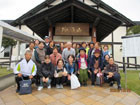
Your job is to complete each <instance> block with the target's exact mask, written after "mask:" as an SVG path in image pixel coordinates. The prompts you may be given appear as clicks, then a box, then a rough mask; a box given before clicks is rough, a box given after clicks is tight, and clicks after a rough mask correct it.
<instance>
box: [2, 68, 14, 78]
mask: <svg viewBox="0 0 140 105" xmlns="http://www.w3.org/2000/svg"><path fill="white" fill-rule="evenodd" d="M11 73H13V70H7V69H6V68H4V67H2V68H1V67H0V77H2V76H5V75H8V74H11Z"/></svg>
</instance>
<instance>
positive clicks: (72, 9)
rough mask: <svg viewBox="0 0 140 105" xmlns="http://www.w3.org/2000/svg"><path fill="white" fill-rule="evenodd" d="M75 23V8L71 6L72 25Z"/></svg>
mask: <svg viewBox="0 0 140 105" xmlns="http://www.w3.org/2000/svg"><path fill="white" fill-rule="evenodd" d="M73 22H74V7H73V6H71V23H73Z"/></svg>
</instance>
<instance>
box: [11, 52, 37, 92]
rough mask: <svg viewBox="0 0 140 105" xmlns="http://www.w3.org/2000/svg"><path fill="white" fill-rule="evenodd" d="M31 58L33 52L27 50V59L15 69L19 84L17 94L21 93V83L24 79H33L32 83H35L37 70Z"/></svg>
mask: <svg viewBox="0 0 140 105" xmlns="http://www.w3.org/2000/svg"><path fill="white" fill-rule="evenodd" d="M31 57H32V52H31V51H30V50H27V51H26V52H25V58H24V59H23V60H22V61H20V62H19V63H18V64H17V65H16V67H15V68H14V74H15V75H16V77H15V79H16V83H17V90H16V92H19V89H20V81H22V78H23V79H25V80H28V79H31V80H32V83H35V78H34V76H35V75H36V71H37V69H36V65H35V63H34V62H33V61H32V59H31Z"/></svg>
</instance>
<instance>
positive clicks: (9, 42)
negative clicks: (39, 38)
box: [0, 37, 17, 53]
mask: <svg viewBox="0 0 140 105" xmlns="http://www.w3.org/2000/svg"><path fill="white" fill-rule="evenodd" d="M16 44H17V42H16V41H15V40H13V39H10V38H6V37H3V39H2V46H3V47H4V50H5V49H6V48H8V47H10V46H11V48H12V47H13V46H15V45H16ZM4 50H2V51H1V52H0V53H2V52H3V51H4Z"/></svg>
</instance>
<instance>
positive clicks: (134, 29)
mask: <svg viewBox="0 0 140 105" xmlns="http://www.w3.org/2000/svg"><path fill="white" fill-rule="evenodd" d="M132 34H140V25H136V26H133V27H130V28H129V29H128V30H127V34H126V35H132Z"/></svg>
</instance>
